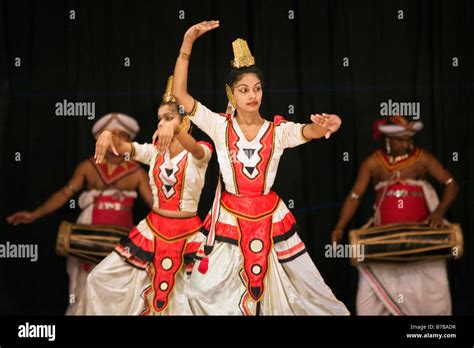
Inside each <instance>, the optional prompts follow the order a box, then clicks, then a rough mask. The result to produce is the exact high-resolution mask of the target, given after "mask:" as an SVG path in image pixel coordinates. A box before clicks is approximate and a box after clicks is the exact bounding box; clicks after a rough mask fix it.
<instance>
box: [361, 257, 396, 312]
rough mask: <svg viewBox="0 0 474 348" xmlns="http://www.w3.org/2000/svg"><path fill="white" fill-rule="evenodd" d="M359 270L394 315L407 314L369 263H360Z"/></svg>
mask: <svg viewBox="0 0 474 348" xmlns="http://www.w3.org/2000/svg"><path fill="white" fill-rule="evenodd" d="M358 268H359V272H361V273H362V275H363V276H364V277H365V279H367V281H368V282H369V284H370V287H371V288H372V290H374V292H375V294H376V295H377V297H378V298H379V300H380V301H381V302H382V303H383V305H384V306H385V308H387V310H388V311H389V312H390V313H391V314H392V315H397V316H399V315H405V313H403V311H402V309H401V308H400V306H399V305H398V303H397V301H395V300H394V299H393V298H392V297H391V296H390V294H389V293H388V291H387V290H386V289H385V287H384V286H383V284H382V283H381V282H380V280H379V279H378V278H377V276H376V275H375V273H374V272H373V271H372V269H371V268H370V267H369V266H367V265H360V266H359V267H358Z"/></svg>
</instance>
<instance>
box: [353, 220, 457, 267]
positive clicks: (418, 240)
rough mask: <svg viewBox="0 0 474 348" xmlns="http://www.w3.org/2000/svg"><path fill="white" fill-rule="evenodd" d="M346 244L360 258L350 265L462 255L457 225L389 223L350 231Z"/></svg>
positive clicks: (455, 257)
mask: <svg viewBox="0 0 474 348" xmlns="http://www.w3.org/2000/svg"><path fill="white" fill-rule="evenodd" d="M349 242H350V244H351V246H352V247H357V248H356V249H357V250H359V251H360V252H361V253H362V254H363V257H360V256H361V255H352V257H351V263H352V265H354V266H356V265H357V264H358V263H360V262H367V261H384V262H385V261H388V262H391V261H393V262H410V261H422V260H434V259H444V258H454V259H458V258H460V257H461V256H462V253H463V237H462V230H461V226H460V225H459V224H449V225H446V226H442V227H438V228H433V227H430V226H427V225H419V224H390V225H383V226H373V227H367V228H361V229H357V230H351V231H350V232H349Z"/></svg>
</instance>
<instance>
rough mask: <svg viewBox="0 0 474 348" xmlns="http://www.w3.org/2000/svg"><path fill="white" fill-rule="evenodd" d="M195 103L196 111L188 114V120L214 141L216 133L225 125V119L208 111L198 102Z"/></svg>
mask: <svg viewBox="0 0 474 348" xmlns="http://www.w3.org/2000/svg"><path fill="white" fill-rule="evenodd" d="M196 103H197V106H196V110H195V112H194V113H191V114H189V119H190V120H191V122H192V123H194V124H195V125H196V126H198V127H199V129H200V130H202V131H203V132H204V133H206V134H207V135H208V136H209V137H210V138H211V139H212V140H213V141H215V139H216V138H217V134H218V131H219V130H220V129H221V128H222V126H223V125H225V123H226V121H227V118H226V117H225V116H222V115H219V114H218V113H216V112H213V111H211V110H209V109H208V108H207V107H205V106H204V105H202V104H201V103H200V102H198V101H196Z"/></svg>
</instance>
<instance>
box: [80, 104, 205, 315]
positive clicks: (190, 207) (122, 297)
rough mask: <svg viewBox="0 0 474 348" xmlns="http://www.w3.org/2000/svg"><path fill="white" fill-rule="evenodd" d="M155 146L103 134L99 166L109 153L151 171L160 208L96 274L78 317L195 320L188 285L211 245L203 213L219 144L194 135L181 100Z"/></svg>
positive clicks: (167, 113) (168, 109)
mask: <svg viewBox="0 0 474 348" xmlns="http://www.w3.org/2000/svg"><path fill="white" fill-rule="evenodd" d="M158 117H159V124H158V130H157V132H156V133H155V136H157V137H158V144H157V147H156V146H155V145H153V144H138V143H136V142H134V143H133V144H132V143H128V142H121V143H119V144H117V139H116V138H113V137H112V136H111V133H107V132H104V133H103V134H101V136H100V137H99V139H98V140H97V146H96V156H95V158H96V160H97V161H98V162H100V161H101V160H102V158H103V156H104V153H105V151H106V150H107V149H112V150H113V151H114V152H117V153H121V154H124V153H127V152H128V153H131V157H132V158H133V159H134V160H136V161H138V162H142V163H144V164H147V165H149V166H150V170H149V177H150V186H151V189H152V193H153V198H154V204H153V210H152V211H151V212H150V214H148V216H147V217H146V219H144V220H142V221H141V222H140V223H139V224H138V225H137V226H136V227H135V228H134V229H133V230H132V231H131V232H130V234H129V236H128V237H127V238H125V239H124V240H122V241H121V242H120V245H119V246H117V248H116V250H115V251H116V253H111V254H110V255H109V256H107V257H106V258H105V259H104V260H103V261H102V262H101V263H100V264H99V265H98V266H97V267H96V268H95V269H94V271H93V272H92V273H91V274H90V275H89V277H88V279H87V286H86V290H85V292H84V294H83V296H82V298H81V300H80V303H79V305H78V307H79V308H78V314H109V315H110V314H122V315H123V314H143V315H156V314H192V312H191V310H190V307H189V304H188V301H187V295H186V292H187V290H186V289H187V283H188V280H189V273H190V272H191V270H192V267H193V263H194V257H195V255H196V252H197V250H198V248H199V246H200V245H201V243H202V242H203V240H204V237H203V236H202V235H200V234H198V233H197V232H198V231H199V230H200V229H201V226H202V225H201V220H200V219H199V217H198V216H197V215H196V211H197V205H198V202H199V197H200V195H201V190H202V187H203V185H204V179H205V173H206V169H207V165H208V162H209V159H210V158H211V152H212V145H210V144H209V143H205V142H196V141H195V140H194V138H193V137H192V136H191V135H190V134H188V132H187V129H188V128H189V121H187V120H186V117H184V120H183V115H181V114H180V113H179V108H178V105H177V104H176V103H175V102H164V103H163V104H162V105H161V106H160V108H159V111H158Z"/></svg>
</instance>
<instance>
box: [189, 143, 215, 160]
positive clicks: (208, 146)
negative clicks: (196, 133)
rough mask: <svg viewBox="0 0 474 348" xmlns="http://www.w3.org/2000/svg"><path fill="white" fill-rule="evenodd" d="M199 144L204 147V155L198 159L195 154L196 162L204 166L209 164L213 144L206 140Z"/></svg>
mask: <svg viewBox="0 0 474 348" xmlns="http://www.w3.org/2000/svg"><path fill="white" fill-rule="evenodd" d="M198 144H199V146H201V147H202V148H203V149H204V157H203V158H201V159H196V158H194V156H193V160H194V163H196V165H197V166H203V165H206V166H207V163H208V162H209V160H210V159H211V157H212V150H211V148H212V145H211V144H209V143H206V144H205V143H204V142H199V143H198Z"/></svg>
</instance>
